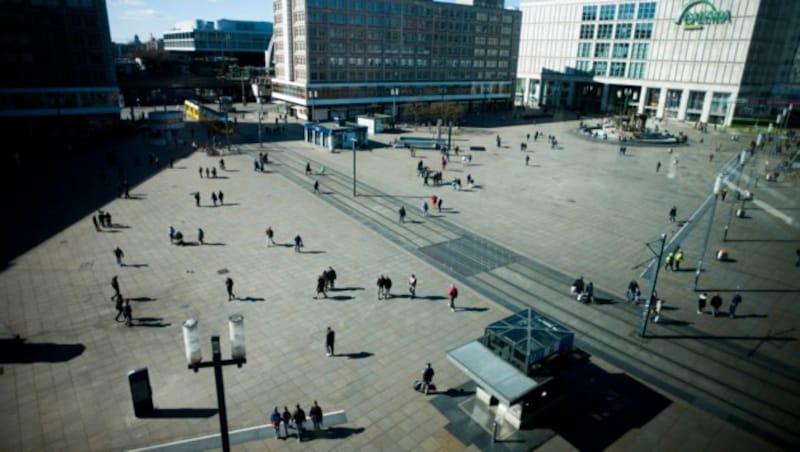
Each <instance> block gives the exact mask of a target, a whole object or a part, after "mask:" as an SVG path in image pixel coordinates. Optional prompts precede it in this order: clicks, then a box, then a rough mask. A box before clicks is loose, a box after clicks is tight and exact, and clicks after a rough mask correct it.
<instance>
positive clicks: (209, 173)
mask: <svg viewBox="0 0 800 452" xmlns="http://www.w3.org/2000/svg"><path fill="white" fill-rule="evenodd" d="M201 169H202V168H201ZM210 176H211V170H210V169H208V168H206V179H208V178H209V177H210ZM200 177H203V176H200Z"/></svg>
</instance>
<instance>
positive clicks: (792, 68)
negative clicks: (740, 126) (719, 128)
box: [516, 0, 800, 125]
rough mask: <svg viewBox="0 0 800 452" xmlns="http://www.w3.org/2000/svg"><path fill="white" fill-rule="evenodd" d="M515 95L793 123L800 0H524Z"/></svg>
mask: <svg viewBox="0 0 800 452" xmlns="http://www.w3.org/2000/svg"><path fill="white" fill-rule="evenodd" d="M520 8H521V10H522V14H523V25H522V33H521V38H520V54H519V69H518V77H519V80H518V84H517V87H518V89H517V93H516V96H517V99H518V101H519V102H520V103H524V104H527V105H540V106H543V107H545V108H550V109H561V108H566V109H574V110H578V111H584V112H611V113H623V112H624V113H633V112H634V111H636V112H638V113H643V114H647V115H649V116H653V117H658V118H674V119H678V120H687V121H699V122H704V123H705V122H708V123H714V124H725V125H728V124H731V123H733V122H755V121H761V124H766V123H767V122H775V121H782V122H786V121H787V120H788V119H789V118H788V117H787V116H788V115H786V114H784V115H782V116H780V117H778V116H779V115H781V114H782V113H784V112H788V113H789V115H790V114H791V105H792V104H793V103H800V53H798V52H799V51H800V47H798V44H799V43H800V2H797V1H781V0H704V1H684V0H656V1H633V0H521V1H520Z"/></svg>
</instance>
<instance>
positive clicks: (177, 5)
mask: <svg viewBox="0 0 800 452" xmlns="http://www.w3.org/2000/svg"><path fill="white" fill-rule="evenodd" d="M448 3H455V0H450V1H449V2H448ZM518 5H519V0H506V6H507V7H510V6H514V7H516V6H518ZM106 7H107V8H108V22H109V26H110V27H111V40H112V41H113V42H116V43H127V42H131V41H133V37H134V36H136V35H138V36H139V40H141V41H148V40H150V36H153V37H155V38H156V39H158V38H161V37H163V35H164V33H165V32H167V31H169V30H170V29H172V27H174V26H175V23H176V22H181V21H184V20H195V19H201V20H209V21H214V20H218V19H231V20H254V21H264V22H272V0H106Z"/></svg>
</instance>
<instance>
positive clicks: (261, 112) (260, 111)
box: [256, 87, 264, 148]
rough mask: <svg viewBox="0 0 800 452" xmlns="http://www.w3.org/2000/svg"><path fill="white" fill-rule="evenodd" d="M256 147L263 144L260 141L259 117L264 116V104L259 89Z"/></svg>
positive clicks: (259, 89)
mask: <svg viewBox="0 0 800 452" xmlns="http://www.w3.org/2000/svg"><path fill="white" fill-rule="evenodd" d="M256 100H257V101H258V147H260V148H262V147H264V142H263V141H262V140H261V117H262V116H264V102H262V101H261V88H260V87H259V88H258V99H256Z"/></svg>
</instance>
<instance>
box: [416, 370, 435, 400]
mask: <svg viewBox="0 0 800 452" xmlns="http://www.w3.org/2000/svg"><path fill="white" fill-rule="evenodd" d="M434 374H435V372H434V371H433V367H432V366H431V363H427V364H425V368H424V369H422V384H421V385H420V386H419V391H420V392H424V393H425V394H426V395H427V394H428V391H429V390H430V389H431V385H432V384H433V375H434Z"/></svg>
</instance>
